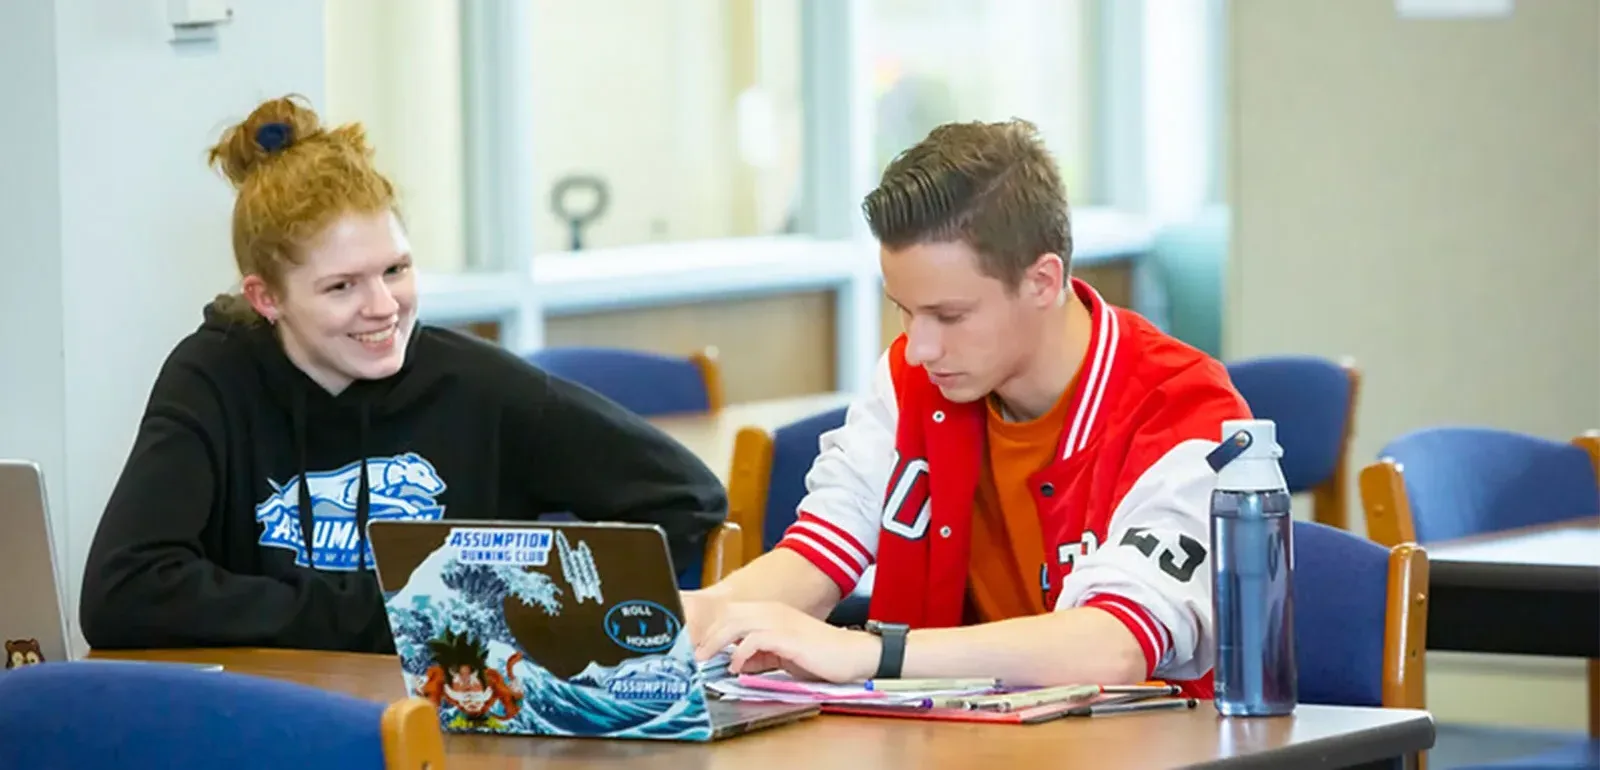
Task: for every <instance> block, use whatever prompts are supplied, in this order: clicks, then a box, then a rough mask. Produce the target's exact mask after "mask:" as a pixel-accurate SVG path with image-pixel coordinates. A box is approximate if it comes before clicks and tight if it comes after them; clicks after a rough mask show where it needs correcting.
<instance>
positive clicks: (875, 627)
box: [867, 623, 911, 679]
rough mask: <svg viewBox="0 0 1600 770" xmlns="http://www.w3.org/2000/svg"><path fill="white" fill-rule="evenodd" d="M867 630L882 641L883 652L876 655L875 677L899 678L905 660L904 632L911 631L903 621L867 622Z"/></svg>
mask: <svg viewBox="0 0 1600 770" xmlns="http://www.w3.org/2000/svg"><path fill="white" fill-rule="evenodd" d="M867 630H869V631H871V632H872V633H873V634H876V635H877V637H878V639H880V640H882V642H883V652H882V653H881V654H880V655H879V656H878V673H877V674H876V675H875V677H876V678H877V679H899V678H900V669H901V667H902V666H903V665H904V664H905V661H906V634H907V633H909V632H910V631H911V629H910V627H909V626H906V625H905V624H903V623H868V624H867Z"/></svg>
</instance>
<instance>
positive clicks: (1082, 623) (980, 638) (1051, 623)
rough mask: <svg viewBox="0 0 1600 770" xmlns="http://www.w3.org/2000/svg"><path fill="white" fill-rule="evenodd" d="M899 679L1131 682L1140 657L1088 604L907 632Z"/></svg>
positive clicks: (1141, 664)
mask: <svg viewBox="0 0 1600 770" xmlns="http://www.w3.org/2000/svg"><path fill="white" fill-rule="evenodd" d="M901 676H904V677H907V678H928V677H939V678H944V677H993V678H995V679H999V680H1000V681H1002V682H1004V683H1006V684H1008V685H1043V686H1050V685H1061V684H1132V683H1136V682H1139V681H1141V680H1143V679H1144V678H1145V659H1144V652H1143V651H1142V650H1141V649H1140V648H1139V643H1138V642H1137V641H1136V640H1135V639H1134V638H1133V634H1131V633H1129V631H1128V629H1127V627H1126V626H1124V625H1123V624H1122V622H1121V621H1119V620H1117V619H1116V618H1115V617H1112V616H1111V615H1110V614H1109V613H1107V612H1105V611H1104V610H1099V609H1095V608H1092V607H1081V608H1077V609H1069V610H1060V611H1056V612H1047V613H1045V614H1043V615H1034V616H1031V617H1025V618H1015V619H1012V620H1002V621H999V622H995V623H984V624H982V625H977V626H967V627H964V628H929V629H918V630H914V631H912V632H911V634H910V636H908V637H907V639H906V658H905V664H904V666H903V668H902V671H901Z"/></svg>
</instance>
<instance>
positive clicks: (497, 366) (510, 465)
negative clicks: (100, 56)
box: [80, 97, 726, 652]
mask: <svg viewBox="0 0 1600 770" xmlns="http://www.w3.org/2000/svg"><path fill="white" fill-rule="evenodd" d="M210 160H211V163H212V164H213V165H215V166H217V167H219V168H220V169H221V170H222V172H223V173H224V174H225V175H226V176H227V178H228V179H229V180H230V181H231V182H232V184H233V185H234V187H235V188H236V190H237V192H238V200H237V202H236V204H235V207H234V214H233V251H234V259H235V261H236V262H237V263H238V268H239V272H240V274H241V276H242V277H243V280H242V284H241V291H240V293H238V294H233V295H223V296H220V297H218V298H217V299H216V300H215V301H214V302H212V303H210V304H209V305H208V306H207V307H206V308H205V311H204V321H203V323H202V324H201V325H200V328H199V329H198V330H197V331H195V332H194V333H193V334H191V335H189V336H188V337H187V338H186V339H184V340H183V341H182V342H180V343H179V344H178V346H177V348H176V349H175V350H173V352H172V354H171V355H170V356H169V358H168V359H167V361H166V363H165V365H164V366H163V367H162V369H161V373H160V375H159V377H158V378H157V380H156V383H155V387H154V389H153V392H152V393H151V396H150V401H149V404H148V406H147V408H146V411H145V414H144V418H143V420H142V421H141V422H140V426H139V432H138V436H137V438H136V440H135V443H134V447H133V451H132V453H131V455H130V457H129V459H128V462H127V466H126V467H125V468H124V470H123V472H122V476H121V478H120V479H119V480H118V482H117V485H116V488H115V490H114V491H113V493H112V495H111V499H110V502H109V504H108V505H107V507H106V510H105V513H104V515H103V517H102V519H101V521H100V524H99V529H98V531H97V532H96V534H95V539H94V544H93V546H92V547H91V549H90V553H89V558H88V563H87V566H86V571H85V574H84V580H83V594H82V599H81V603H80V619H81V621H82V625H83V631H84V635H85V637H86V638H87V640H88V642H89V643H90V644H91V645H92V646H94V647H100V648H114V647H186V646H235V645H249V646H270V647H293V648H309V649H335V650H355V651H373V652H388V651H392V650H393V642H392V640H391V637H390V632H389V627H388V624H387V620H386V618H385V610H384V607H383V602H382V598H381V596H380V594H379V591H378V585H377V581H376V579H375V577H374V575H373V573H372V572H371V568H372V556H371V551H370V549H369V547H368V545H367V543H366V538H365V532H366V524H367V522H368V521H371V520H375V519H439V518H473V519H492V518H505V519H528V518H534V517H536V516H538V515H539V514H541V513H546V512H570V513H572V514H574V515H576V516H578V517H580V518H586V519H607V520H619V521H642V522H652V523H655V524H658V525H660V526H661V527H662V528H663V529H664V530H665V531H666V533H667V536H668V540H669V543H670V544H671V548H672V555H673V559H674V562H675V563H677V564H679V565H683V564H692V563H698V562H699V555H698V554H699V552H700V549H702V548H703V546H704V542H705V536H706V533H707V532H708V531H709V530H711V529H712V528H713V527H715V526H716V525H717V524H718V523H719V522H720V521H722V519H723V517H724V516H725V514H726V499H725V496H724V492H723V489H722V486H721V484H720V483H719V482H718V481H717V479H716V477H715V476H714V475H713V474H712V473H711V472H710V471H709V470H708V469H707V468H706V467H705V465H704V464H703V463H701V462H700V461H699V460H698V459H697V458H696V457H695V456H694V455H693V454H691V453H690V452H688V451H687V450H685V449H684V448H683V447H682V446H680V445H678V444H677V443H675V442H674V441H672V440H671V439H670V438H668V437H667V436H665V435H664V434H662V433H660V432H659V431H657V430H655V429H654V428H653V427H651V426H650V425H649V424H648V423H646V422H644V421H643V420H641V419H639V418H638V417H636V416H634V415H633V414H631V413H629V412H627V411H625V410H623V409H622V408H620V407H618V406H616V405H615V404H613V403H611V402H609V401H607V400H605V399H603V398H601V397H600V396H598V395H596V394H594V393H593V392H591V391H589V390H586V389H584V388H581V387H579V386H576V385H574V384H571V383H568V382H566V381H563V380H560V379H557V378H555V377H553V376H550V375H548V374H546V373H544V372H542V371H540V370H538V369H536V368H534V367H532V366H530V365H528V364H526V363H524V362H523V361H522V360H521V359H519V358H517V357H516V356H515V355H513V354H512V353H510V352H508V351H506V350H503V349H501V348H498V347H496V346H494V345H491V344H489V343H487V342H483V341H479V340H477V339H474V338H471V337H468V336H465V335H460V334H456V333H453V332H450V331H446V330H442V329H435V328H430V327H427V326H424V325H422V324H419V323H418V322H417V289H416V283H415V278H414V276H413V272H412V258H411V249H410V246H409V244H408V243H407V239H406V230H405V225H404V222H403V221H402V219H401V217H400V214H399V211H398V207H397V205H396V198H395V191H394V187H393V185H392V184H391V183H390V182H389V180H388V179H386V178H385V177H384V176H383V175H382V174H380V173H379V172H378V171H377V170H376V169H375V168H374V166H373V163H372V151H371V149H370V148H369V147H368V146H367V143H366V140H365V136H364V134H363V131H362V129H361V128H360V127H359V126H356V125H348V126H343V127H339V128H334V129H331V130H327V129H324V128H323V127H322V126H321V125H320V124H319V120H318V118H317V115H316V114H315V113H314V112H313V111H312V110H311V109H309V108H308V107H307V106H305V105H304V104H303V103H302V102H301V101H300V100H299V99H297V98H294V97H286V98H282V99H275V100H272V101H269V102H267V103H265V104H262V105H261V106H259V107H258V108H257V109H256V110H255V111H254V112H253V113H252V114H251V115H250V117H249V118H248V119H247V120H245V121H244V123H242V124H241V125H238V126H235V127H234V128H232V129H230V130H229V131H227V133H226V134H225V135H224V136H223V137H222V139H221V141H220V143H218V144H217V145H216V146H215V147H214V148H212V150H211V153H210Z"/></svg>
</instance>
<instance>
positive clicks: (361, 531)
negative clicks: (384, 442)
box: [356, 404, 372, 568]
mask: <svg viewBox="0 0 1600 770" xmlns="http://www.w3.org/2000/svg"><path fill="white" fill-rule="evenodd" d="M369 416H370V413H369V412H368V410H367V405H366V404H362V405H361V432H360V433H358V434H356V435H357V441H358V443H357V444H356V448H357V449H358V450H360V454H361V486H360V488H359V491H357V492H356V559H357V565H358V568H360V567H363V566H367V562H366V559H367V508H368V506H369V505H370V504H371V502H372V492H371V490H370V489H369V488H368V482H367V426H368V425H369V424H370V421H369V419H368V417H369Z"/></svg>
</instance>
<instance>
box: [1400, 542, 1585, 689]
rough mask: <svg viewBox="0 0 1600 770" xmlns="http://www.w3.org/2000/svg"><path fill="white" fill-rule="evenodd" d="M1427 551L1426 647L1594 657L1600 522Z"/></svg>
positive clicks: (1451, 544) (1447, 544) (1435, 546)
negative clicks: (1428, 594) (1428, 592)
mask: <svg viewBox="0 0 1600 770" xmlns="http://www.w3.org/2000/svg"><path fill="white" fill-rule="evenodd" d="M1427 550H1428V562H1429V572H1430V577H1429V580H1428V583H1429V591H1430V593H1431V596H1430V597H1429V599H1428V648H1429V649H1435V650H1456V651H1463V652H1494V653H1521V654H1526V655H1554V656H1562V657H1578V658H1600V517H1589V518H1583V519H1576V520H1572V521H1566V522H1559V523H1556V524H1547V525H1542V526H1537V527H1528V528H1523V529H1516V530H1508V531H1505V532H1497V533H1492V534H1486V535H1478V536H1474V537H1469V538H1462V539H1460V540H1451V541H1445V542H1441V543H1435V544H1431V545H1428V546H1427Z"/></svg>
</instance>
